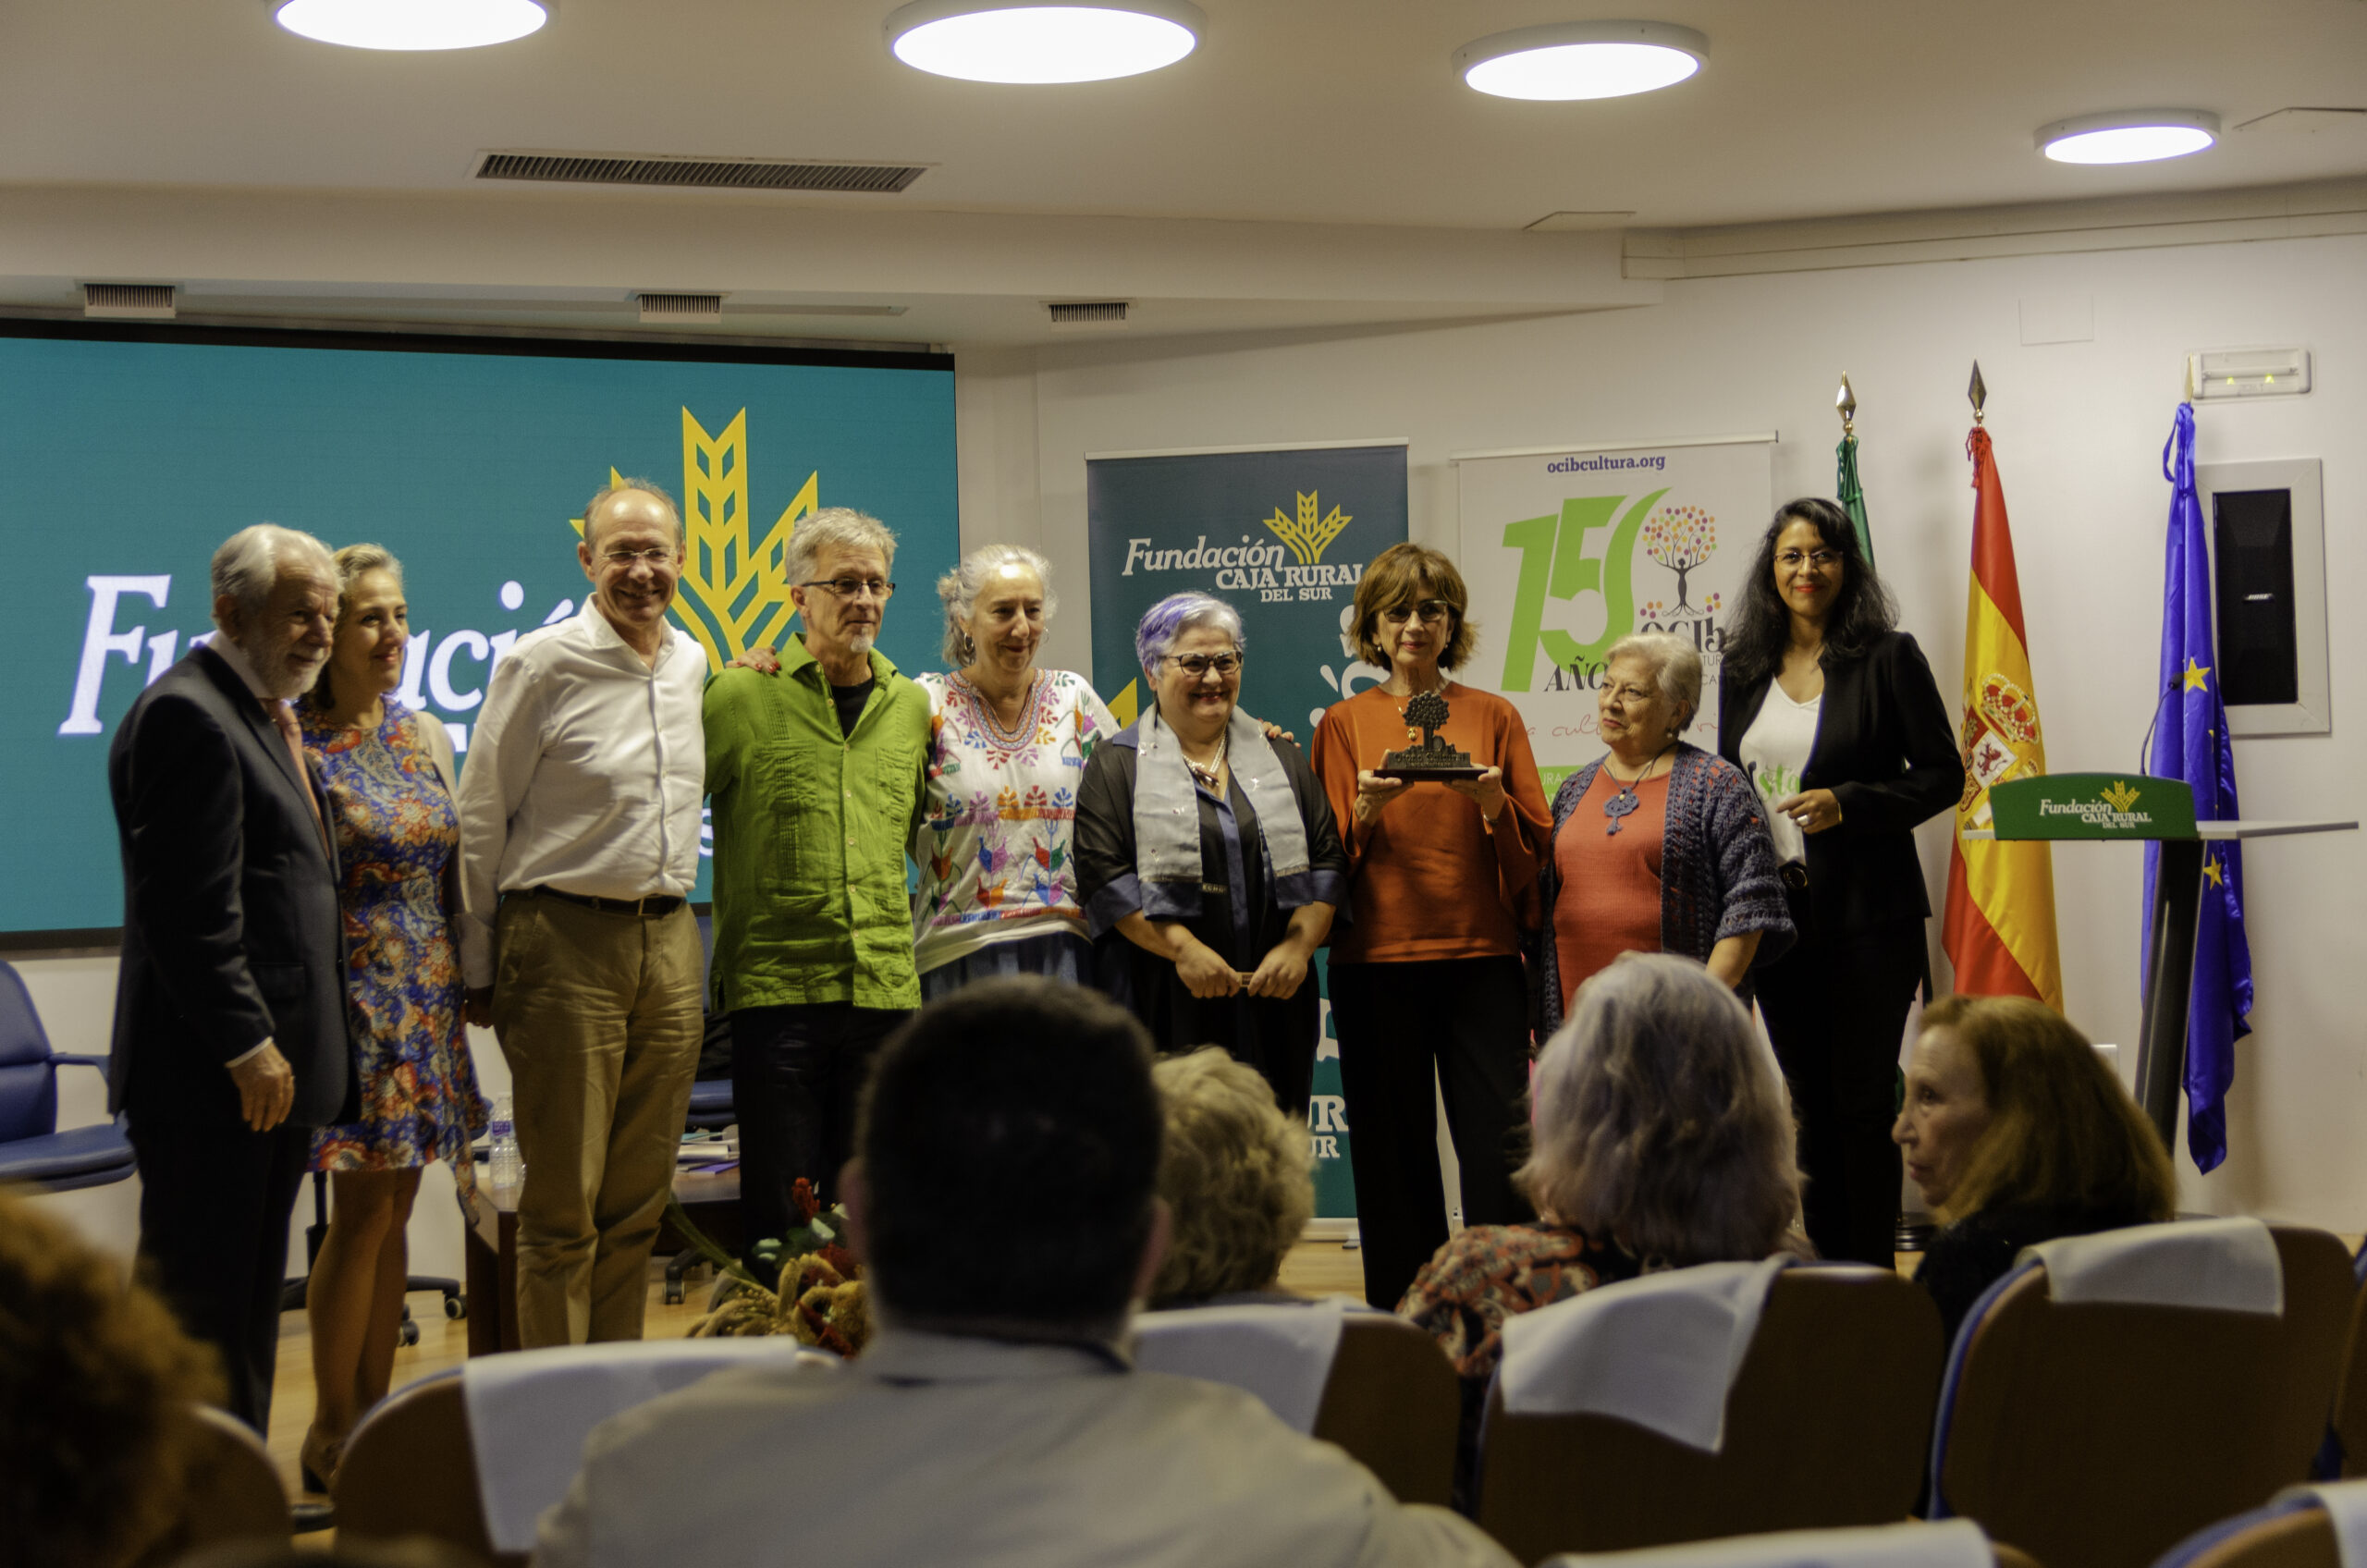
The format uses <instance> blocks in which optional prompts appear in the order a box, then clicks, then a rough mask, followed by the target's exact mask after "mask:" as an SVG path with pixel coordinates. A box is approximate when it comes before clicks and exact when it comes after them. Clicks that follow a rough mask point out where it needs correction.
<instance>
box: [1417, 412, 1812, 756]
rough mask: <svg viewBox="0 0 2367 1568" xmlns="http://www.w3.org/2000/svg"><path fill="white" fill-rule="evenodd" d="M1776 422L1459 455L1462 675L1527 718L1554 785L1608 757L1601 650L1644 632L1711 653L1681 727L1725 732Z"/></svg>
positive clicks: (1769, 492)
mask: <svg viewBox="0 0 2367 1568" xmlns="http://www.w3.org/2000/svg"><path fill="white" fill-rule="evenodd" d="M1774 442H1775V435H1774V433H1773V432H1772V431H1771V432H1769V433H1767V434H1765V435H1725V436H1714V437H1709V438H1691V439H1682V440H1672V441H1662V442H1657V443H1652V444H1649V445H1648V444H1643V443H1636V442H1628V443H1622V444H1620V445H1617V446H1602V447H1537V448H1529V449H1523V450H1519V451H1510V452H1467V453H1458V454H1456V455H1455V457H1454V462H1455V465H1456V474H1457V486H1456V487H1457V491H1458V493H1459V495H1460V497H1461V504H1462V515H1463V554H1462V559H1461V562H1460V565H1461V566H1462V569H1463V576H1464V580H1465V582H1466V584H1467V585H1468V586H1469V588H1470V590H1471V619H1472V621H1473V622H1474V624H1475V625H1476V627H1477V629H1478V633H1479V643H1478V652H1477V653H1476V654H1475V655H1473V657H1472V659H1471V661H1470V662H1469V663H1468V664H1466V666H1465V667H1464V668H1461V669H1459V670H1457V671H1455V676H1456V679H1458V680H1462V681H1463V682H1464V683H1465V684H1466V685H1470V686H1476V687H1479V688H1481V689H1483V690H1486V691H1490V692H1502V694H1503V695H1504V696H1505V697H1506V698H1507V699H1509V700H1510V701H1511V702H1512V704H1514V705H1515V707H1517V708H1519V709H1520V711H1521V717H1524V718H1526V719H1527V721H1528V736H1529V742H1530V744H1531V745H1532V746H1533V747H1534V748H1535V749H1536V752H1537V764H1538V769H1539V772H1540V773H1541V774H1543V776H1544V780H1545V793H1546V796H1547V798H1549V799H1550V798H1551V796H1552V794H1553V791H1554V790H1555V789H1557V788H1558V787H1559V786H1560V784H1561V782H1562V780H1563V779H1564V778H1566V777H1567V776H1568V775H1569V774H1571V773H1572V772H1574V771H1576V769H1577V768H1579V767H1582V766H1585V765H1586V764H1588V763H1589V762H1592V761H1593V760H1594V759H1595V758H1597V757H1599V756H1600V755H1601V754H1602V752H1603V744H1602V741H1601V740H1600V738H1599V730H1598V726H1597V719H1596V712H1595V694H1596V692H1597V691H1598V690H1599V689H1600V686H1601V684H1602V655H1603V653H1604V651H1605V650H1606V649H1608V648H1609V647H1610V646H1611V644H1612V643H1615V642H1617V641H1618V640H1619V639H1620V638H1622V637H1625V636H1626V635H1628V634H1629V633H1630V632H1635V631H1668V632H1673V633H1674V634H1675V635H1677V636H1680V637H1683V638H1685V639H1686V641H1687V642H1690V643H1693V644H1694V645H1695V646H1696V647H1698V648H1699V649H1700V650H1701V653H1702V662H1703V666H1704V668H1703V671H1702V684H1701V706H1700V710H1699V712H1698V713H1697V714H1696V715H1695V716H1694V719H1693V723H1692V725H1691V727H1690V728H1689V729H1686V736H1685V738H1686V740H1687V741H1692V742H1693V743H1694V744H1695V745H1698V746H1700V747H1702V748H1704V749H1705V750H1711V751H1714V750H1716V748H1717V743H1718V655H1719V653H1720V651H1721V650H1722V649H1723V647H1724V645H1725V622H1726V619H1727V616H1728V615H1729V613H1730V612H1731V611H1732V609H1733V607H1734V604H1735V594H1737V593H1738V592H1739V591H1740V589H1741V587H1742V585H1743V575H1744V573H1746V572H1748V570H1750V562H1751V557H1752V556H1753V555H1754V554H1756V552H1757V546H1758V543H1759V535H1760V531H1761V530H1762V529H1764V528H1765V527H1766V526H1767V521H1768V519H1769V518H1770V517H1771V516H1772V515H1773V510H1774V474H1773V460H1772V459H1773V449H1774Z"/></svg>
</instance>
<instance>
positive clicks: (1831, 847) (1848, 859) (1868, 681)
mask: <svg viewBox="0 0 2367 1568" xmlns="http://www.w3.org/2000/svg"><path fill="white" fill-rule="evenodd" d="M1773 682H1774V676H1773V675H1772V673H1771V674H1770V675H1769V676H1768V677H1767V678H1766V679H1764V680H1758V681H1754V682H1752V683H1751V684H1749V685H1748V686H1722V687H1721V688H1720V692H1719V698H1718V754H1719V755H1720V756H1723V757H1724V758H1725V759H1726V760H1727V761H1728V762H1731V763H1733V764H1734V765H1735V766H1737V767H1739V766H1742V738H1743V736H1744V734H1745V733H1746V732H1748V730H1749V729H1750V726H1751V721H1752V720H1753V719H1755V718H1757V717H1759V709H1760V704H1763V703H1765V702H1766V700H1767V688H1768V687H1769V686H1770V685H1772V684H1773ZM1800 788H1801V789H1802V790H1832V791H1833V793H1834V797H1835V798H1836V799H1837V800H1839V801H1840V802H1841V821H1840V824H1839V825H1838V826H1836V827H1828V828H1826V829H1825V830H1824V831H1823V832H1821V833H1811V834H1809V836H1808V866H1809V917H1810V919H1811V920H1812V921H1813V922H1814V929H1815V932H1816V933H1817V934H1818V935H1821V936H1841V935H1845V934H1847V933H1850V932H1857V931H1865V930H1870V929H1873V928H1876V927H1880V926H1883V925H1890V924H1892V923H1894V922H1896V921H1905V920H1917V921H1919V920H1923V919H1925V918H1927V917H1929V916H1930V914H1931V913H1932V900H1931V898H1930V896H1929V895H1927V894H1926V893H1925V892H1924V890H1923V863H1922V862H1921V861H1919V860H1918V859H1917V858H1916V854H1915V828H1916V826H1917V825H1918V824H1919V823H1922V822H1925V821H1928V820H1930V819H1931V818H1932V817H1934V816H1937V815H1939V814H1940V813H1942V812H1944V811H1945V810H1947V809H1948V808H1949V807H1950V806H1953V805H1955V804H1956V802H1957V801H1958V800H1959V799H1960V798H1961V797H1962V795H1963V792H1964V758H1963V756H1962V754H1961V753H1958V752H1957V750H1956V727H1955V725H1953V724H1951V723H1950V722H1949V720H1948V709H1947V704H1944V702H1942V701H1941V700H1940V689H1939V687H1938V685H1937V684H1935V683H1934V682H1933V681H1932V667H1931V666H1930V665H1928V664H1926V663H1924V662H1923V650H1922V649H1920V648H1919V647H1917V646H1916V645H1915V639H1914V638H1912V637H1910V636H1908V635H1907V633H1906V632H1904V631H1887V632H1884V633H1883V635H1882V636H1881V637H1880V638H1879V639H1878V640H1877V641H1876V642H1875V643H1874V644H1873V646H1871V647H1870V648H1868V649H1867V650H1866V652H1865V653H1864V654H1863V655H1861V656H1859V657H1858V658H1854V659H1833V658H1831V657H1830V656H1829V655H1828V659H1827V662H1826V664H1825V667H1824V705H1823V707H1822V709H1821V710H1820V713H1819V716H1818V719H1817V727H1816V745H1815V746H1814V747H1813V748H1812V749H1811V750H1810V752H1809V766H1808V767H1807V768H1806V769H1805V770H1804V771H1803V772H1802V773H1801V775H1800ZM1801 935H1802V936H1803V937H1806V936H1808V935H1809V933H1808V932H1802V933H1801Z"/></svg>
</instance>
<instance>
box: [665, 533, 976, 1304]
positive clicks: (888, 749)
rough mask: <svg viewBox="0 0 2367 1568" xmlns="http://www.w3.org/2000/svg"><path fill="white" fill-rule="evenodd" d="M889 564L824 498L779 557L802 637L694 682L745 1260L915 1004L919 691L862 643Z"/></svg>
mask: <svg viewBox="0 0 2367 1568" xmlns="http://www.w3.org/2000/svg"><path fill="white" fill-rule="evenodd" d="M895 559H896V536H895V535H894V534H893V533H889V531H888V528H887V525H886V524H884V523H882V522H880V521H878V520H877V518H870V517H865V516H864V515H863V514H862V513H861V512H856V511H850V510H848V509H847V508H843V507H832V508H828V509H826V510H823V511H819V512H816V513H815V514H814V515H813V516H812V517H809V518H807V519H806V520H805V521H803V522H801V523H799V524H798V526H797V532H796V533H794V534H792V535H791V538H790V543H789V551H788V558H787V560H786V562H785V563H784V564H785V566H786V568H787V570H788V575H789V585H790V588H789V591H790V598H791V602H792V603H794V604H795V605H796V606H797V609H798V611H799V613H800V614H801V615H803V617H804V621H805V631H804V633H803V636H802V637H793V638H791V640H790V641H789V643H787V644H786V645H785V646H784V647H783V648H782V649H781V650H780V664H779V674H778V675H773V674H760V673H758V672H757V671H756V670H754V669H739V668H734V669H726V670H724V671H723V672H722V673H720V674H718V675H717V676H716V678H715V679H714V680H712V681H710V682H709V683H708V686H707V692H706V745H707V752H706V757H707V772H706V781H707V789H708V790H709V792H710V793H712V794H713V796H714V797H715V985H716V989H717V993H718V995H719V998H720V1001H719V1005H720V1006H721V1007H722V1008H723V1009H724V1010H725V1011H729V1012H730V1014H731V1084H732V1100H733V1104H734V1107H735V1109H737V1111H738V1113H739V1117H740V1203H741V1214H742V1219H744V1220H745V1222H746V1227H747V1236H748V1241H749V1244H750V1247H751V1249H752V1253H751V1256H752V1259H753V1248H754V1244H755V1243H757V1242H759V1241H763V1240H765V1239H767V1238H769V1237H775V1236H779V1235H781V1234H782V1233H784V1232H785V1231H788V1230H789V1229H790V1228H791V1225H793V1224H795V1223H797V1222H798V1219H799V1216H798V1212H797V1210H796V1208H795V1207H794V1202H793V1189H794V1188H795V1186H796V1183H797V1180H798V1178H800V1177H804V1178H806V1179H808V1180H810V1181H811V1182H814V1184H815V1186H816V1189H817V1191H820V1192H824V1193H827V1191H828V1188H829V1187H831V1186H832V1185H834V1184H835V1183H836V1182H837V1180H838V1174H839V1167H840V1166H841V1165H843V1164H844V1163H845V1162H846V1159H847V1156H848V1155H849V1154H850V1153H851V1152H852V1139H853V1136H854V1112H855V1100H856V1096H858V1095H859V1094H860V1093H861V1092H862V1089H863V1083H864V1078H865V1074H866V1073H867V1072H869V1070H870V1066H871V1058H872V1055H873V1053H874V1052H876V1051H877V1049H878V1048H879V1042H880V1041H882V1040H883V1039H885V1038H887V1036H888V1035H889V1032H890V1031H892V1030H893V1029H894V1028H895V1027H896V1026H897V1025H898V1024H900V1023H902V1022H903V1021H904V1019H905V1018H906V1016H907V1015H908V1014H909V1013H910V1012H911V1011H912V1010H913V1009H914V1008H917V1007H919V1006H920V1001H921V992H920V980H919V977H918V975H917V974H915V972H914V968H913V917H912V908H911V905H910V903H909V901H908V900H907V898H906V894H905V882H904V846H905V845H907V844H909V843H911V842H912V841H913V830H914V827H915V826H916V819H917V817H918V815H919V813H920V811H921V809H922V804H923V801H924V799H925V795H924V791H923V788H922V784H923V770H924V769H925V768H926V766H927V758H928V736H929V705H928V693H927V692H924V691H923V690H922V689H921V688H920V687H919V686H917V685H915V684H914V682H913V681H912V680H908V679H907V678H906V677H904V676H903V675H901V674H900V673H898V672H897V669H896V667H895V666H894V665H893V664H891V663H890V662H889V659H888V657H887V655H883V654H881V653H880V652H879V650H878V649H877V647H876V646H875V643H877V639H878V636H879V623H880V619H881V618H882V617H883V616H884V615H885V614H886V612H887V609H888V598H889V594H893V593H894V592H895V589H896V585H895V583H893V582H890V581H889V576H888V573H889V568H890V567H891V566H892V565H893V564H894V562H895ZM763 662H765V663H767V664H769V662H770V661H769V660H766V661H763Z"/></svg>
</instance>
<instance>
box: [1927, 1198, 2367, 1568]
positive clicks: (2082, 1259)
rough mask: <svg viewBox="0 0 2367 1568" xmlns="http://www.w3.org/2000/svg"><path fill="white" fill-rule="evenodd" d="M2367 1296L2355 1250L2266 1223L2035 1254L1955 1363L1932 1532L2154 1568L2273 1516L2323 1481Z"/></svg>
mask: <svg viewBox="0 0 2367 1568" xmlns="http://www.w3.org/2000/svg"><path fill="white" fill-rule="evenodd" d="M2353 1294H2354V1286H2353V1284H2352V1281H2351V1275H2350V1260H2349V1256H2347V1255H2346V1253H2345V1251H2344V1249H2343V1246H2342V1243H2340V1242H2338V1241H2336V1239H2335V1238H2334V1237H2333V1236H2331V1235H2328V1234H2327V1233H2325V1232H2324V1231H2311V1230H2304V1229H2299V1228H2288V1227H2283V1226H2275V1227H2272V1226H2266V1225H2263V1224H2261V1223H2260V1222H2259V1221H2257V1220H2249V1219H2222V1220H2195V1221H2179V1222H2174V1223H2169V1224H2162V1225H2141V1226H2135V1227H2132V1228H2130V1229H2128V1230H2123V1231H2103V1232H2101V1233H2099V1234H2096V1235H2093V1236H2078V1237H2066V1238H2064V1239H2062V1240H2060V1241H2054V1242H2048V1243H2043V1244H2042V1245H2040V1246H2038V1247H2034V1248H2031V1249H2030V1252H2029V1253H2027V1254H2025V1255H2024V1260H2023V1261H2022V1262H2021V1263H2020V1264H2019V1265H2018V1266H2017V1268H2015V1270H2014V1271H2013V1272H2011V1273H2009V1274H2007V1275H2006V1276H2005V1278H2004V1279H2002V1280H1999V1281H1998V1282H1997V1283H1996V1284H1995V1285H1993V1286H1992V1287H1991V1288H1990V1290H1989V1292H1988V1293H1987V1294H1985V1295H1984V1296H1982V1297H1981V1300H1980V1301H1978V1302H1976V1303H1975V1304H1974V1305H1973V1307H1972V1310H1971V1311H1970V1312H1969V1313H1968V1314H1967V1315H1966V1317H1965V1322H1964V1326H1963V1328H1962V1329H1960V1330H1959V1331H1958V1333H1957V1336H1956V1344H1955V1346H1954V1348H1953V1350H1952V1351H1951V1353H1950V1356H1949V1362H1948V1371H1947V1377H1946V1380H1945V1382H1944V1386H1943V1389H1942V1392H1941V1402H1940V1413H1939V1419H1938V1423H1937V1426H1936V1427H1935V1430H1934V1434H1933V1438H1932V1495H1931V1498H1930V1502H1929V1513H1930V1516H1931V1517H1932V1518H1935V1519H1936V1518H1945V1517H1949V1516H1953V1515H1962V1516H1964V1517H1967V1518H1970V1519H1973V1520H1976V1521H1978V1522H1979V1523H1980V1524H1981V1526H1982V1528H1984V1529H1985V1530H1987V1531H1988V1532H1989V1534H1990V1536H1991V1537H1992V1538H1993V1539H1996V1540H2001V1541H2010V1542H2012V1543H2013V1544H2014V1545H2015V1546H2017V1547H2019V1548H2021V1549H2022V1550H2025V1551H2027V1552H2029V1553H2030V1555H2031V1556H2033V1557H2035V1558H2037V1559H2038V1560H2039V1561H2040V1562H2044V1563H2047V1564H2050V1565H2056V1564H2060V1565H2064V1568H2069V1565H2072V1564H2078V1565H2079V1568H2141V1565H2142V1564H2146V1563H2150V1562H2153V1560H2154V1559H2156V1558H2158V1557H2159V1556H2161V1555H2162V1553H2163V1552H2165V1550H2168V1549H2169V1548H2170V1547H2172V1546H2173V1545H2174V1544H2176V1543H2177V1542H2178V1541H2179V1540H2180V1539H2182V1538H2184V1537H2188V1536H2190V1535H2192V1534H2193V1533H2194V1532H2195V1531H2197V1530H2199V1529H2201V1528H2202V1527H2203V1526H2205V1525H2209V1524H2211V1523H2212V1522H2213V1521H2214V1520H2221V1519H2226V1518H2229V1517H2231V1516H2232V1515H2235V1514H2237V1513H2240V1512H2242V1511H2244V1510H2246V1509H2250V1508H2255V1507H2258V1506H2259V1505H2261V1504H2263V1503H2264V1502H2266V1501H2269V1499H2270V1498H2271V1497H2273V1496H2274V1495H2275V1493H2276V1492H2277V1491H2278V1490H2279V1489H2280V1488H2284V1487H2287V1486H2290V1485H2293V1484H2295V1483H2298V1482H2300V1481H2303V1480H2306V1479H2307V1478H2308V1477H2309V1474H2310V1469H2311V1462H2312V1457H2313V1455H2314V1454H2315V1453H2316V1452H2317V1450H2318V1447H2319V1444H2320V1441H2321V1439H2323V1437H2324V1430H2325V1425H2326V1415H2327V1405H2328V1401H2329V1395H2330V1392H2331V1390H2332V1389H2333V1387H2334V1380H2335V1367H2336V1360H2337V1358H2338V1356H2339V1354H2340V1351H2341V1345H2342V1337H2343V1333H2344V1330H2345V1328H2346V1327H2347V1325H2348V1323H2349V1316H2350V1309H2351V1305H2352V1297H2353Z"/></svg>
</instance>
